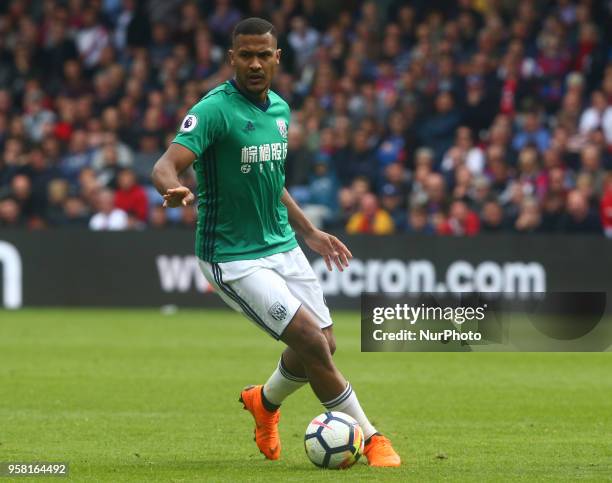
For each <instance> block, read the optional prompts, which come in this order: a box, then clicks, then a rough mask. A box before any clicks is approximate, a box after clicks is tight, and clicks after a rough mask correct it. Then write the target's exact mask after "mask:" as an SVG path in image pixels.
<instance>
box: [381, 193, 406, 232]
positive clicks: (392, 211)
mask: <svg viewBox="0 0 612 483" xmlns="http://www.w3.org/2000/svg"><path fill="white" fill-rule="evenodd" d="M380 205H381V208H382V209H383V210H385V211H386V212H387V213H389V215H391V219H392V220H393V225H394V226H395V229H396V230H397V231H398V232H399V231H403V229H404V225H405V224H406V210H405V208H404V207H403V206H402V205H403V199H402V192H401V191H400V190H399V189H397V188H396V187H395V186H394V185H392V184H391V183H388V184H386V185H384V186H383V187H382V189H381V191H380Z"/></svg>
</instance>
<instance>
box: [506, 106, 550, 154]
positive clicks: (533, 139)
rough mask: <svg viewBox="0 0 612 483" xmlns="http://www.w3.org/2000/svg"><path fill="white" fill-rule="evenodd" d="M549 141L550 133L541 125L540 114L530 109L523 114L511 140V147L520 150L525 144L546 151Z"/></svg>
mask: <svg viewBox="0 0 612 483" xmlns="http://www.w3.org/2000/svg"><path fill="white" fill-rule="evenodd" d="M549 143H550V134H549V132H548V130H547V129H546V128H544V127H543V126H542V125H541V120H540V115H539V114H538V113H537V112H534V111H531V112H528V113H526V114H525V115H524V116H523V119H522V123H521V125H520V126H519V129H518V132H517V134H516V136H514V139H513V140H512V147H513V148H514V149H515V150H516V151H520V150H521V149H523V148H524V147H525V146H527V145H533V146H535V147H536V148H537V149H538V150H539V151H540V152H544V151H546V149H548V145H549Z"/></svg>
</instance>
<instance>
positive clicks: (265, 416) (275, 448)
mask: <svg viewBox="0 0 612 483" xmlns="http://www.w3.org/2000/svg"><path fill="white" fill-rule="evenodd" d="M262 389H263V386H261V385H259V386H247V387H245V388H244V389H243V390H242V392H241V393H240V399H239V401H240V402H241V403H242V404H244V409H246V410H248V411H249V412H250V413H251V414H252V415H253V419H255V442H256V443H257V447H258V448H259V451H261V452H262V453H263V454H264V456H265V457H266V458H268V459H269V460H277V459H278V458H280V452H281V442H280V436H279V434H278V421H279V420H280V409H277V410H276V411H272V412H270V411H268V410H267V409H266V408H265V407H264V405H263V401H262V396H261V391H262Z"/></svg>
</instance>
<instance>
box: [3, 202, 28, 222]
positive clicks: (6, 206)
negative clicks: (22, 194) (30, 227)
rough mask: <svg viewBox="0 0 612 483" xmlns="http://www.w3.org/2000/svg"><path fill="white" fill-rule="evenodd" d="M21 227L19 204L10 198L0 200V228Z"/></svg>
mask: <svg viewBox="0 0 612 483" xmlns="http://www.w3.org/2000/svg"><path fill="white" fill-rule="evenodd" d="M22 225H23V220H22V218H21V210H20V209H19V204H18V203H17V202H16V201H15V200H14V199H12V198H5V199H3V200H0V226H2V227H4V228H11V227H12V228H16V227H20V226H22Z"/></svg>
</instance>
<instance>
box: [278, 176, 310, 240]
mask: <svg viewBox="0 0 612 483" xmlns="http://www.w3.org/2000/svg"><path fill="white" fill-rule="evenodd" d="M281 202H282V203H283V205H285V207H286V208H287V215H288V217H289V223H291V226H292V227H293V229H294V230H295V231H296V232H297V233H298V235H301V236H303V237H304V238H306V237H307V236H309V235H311V234H312V233H313V232H314V231H315V230H316V227H315V226H314V225H313V224H312V223H311V221H310V220H309V219H308V218H307V217H306V215H305V214H304V212H303V211H302V209H301V208H300V207H299V206H298V204H297V203H296V202H295V200H294V199H293V198H292V197H291V195H290V194H289V192H288V191H287V188H283V196H281Z"/></svg>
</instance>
